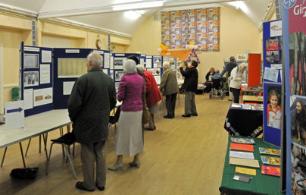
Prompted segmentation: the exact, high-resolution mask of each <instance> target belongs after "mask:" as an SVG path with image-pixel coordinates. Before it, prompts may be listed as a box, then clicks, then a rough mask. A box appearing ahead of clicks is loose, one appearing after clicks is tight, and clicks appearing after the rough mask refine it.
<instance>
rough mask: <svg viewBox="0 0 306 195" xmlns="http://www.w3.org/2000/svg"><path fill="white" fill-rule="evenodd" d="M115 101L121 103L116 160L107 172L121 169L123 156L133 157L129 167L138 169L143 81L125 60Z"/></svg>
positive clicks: (134, 68) (133, 66)
mask: <svg viewBox="0 0 306 195" xmlns="http://www.w3.org/2000/svg"><path fill="white" fill-rule="evenodd" d="M123 69H124V73H125V74H124V75H123V76H122V78H121V81H120V84H119V89H118V94H117V99H118V100H119V101H122V106H121V113H120V117H119V121H118V130H117V135H116V154H117V160H116V162H115V163H114V165H113V166H112V167H110V168H109V170H112V171H117V170H119V169H122V168H123V155H130V156H134V160H133V161H132V162H130V163H129V165H130V167H137V168H138V167H139V166H140V162H139V154H140V152H142V150H143V131H142V124H141V123H142V110H143V93H144V79H143V78H142V77H141V76H140V75H139V74H138V73H137V70H136V63H135V62H134V61H133V60H127V61H126V62H125V64H124V66H123Z"/></svg>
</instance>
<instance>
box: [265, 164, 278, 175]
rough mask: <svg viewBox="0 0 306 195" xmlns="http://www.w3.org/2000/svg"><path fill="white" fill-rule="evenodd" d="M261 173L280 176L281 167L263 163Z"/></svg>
mask: <svg viewBox="0 0 306 195" xmlns="http://www.w3.org/2000/svg"><path fill="white" fill-rule="evenodd" d="M261 173H262V174H265V175H273V176H280V168H279V167H274V166H267V165H262V166H261Z"/></svg>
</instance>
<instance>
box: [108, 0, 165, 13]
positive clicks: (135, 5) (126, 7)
mask: <svg viewBox="0 0 306 195" xmlns="http://www.w3.org/2000/svg"><path fill="white" fill-rule="evenodd" d="M163 4H164V1H152V2H142V3H130V4H122V5H114V6H113V7H112V8H113V11H121V10H131V9H144V8H152V7H161V6H163Z"/></svg>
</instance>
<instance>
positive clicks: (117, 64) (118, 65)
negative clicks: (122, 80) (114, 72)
mask: <svg viewBox="0 0 306 195" xmlns="http://www.w3.org/2000/svg"><path fill="white" fill-rule="evenodd" d="M124 62H125V58H118V57H115V58H114V69H123V65H124Z"/></svg>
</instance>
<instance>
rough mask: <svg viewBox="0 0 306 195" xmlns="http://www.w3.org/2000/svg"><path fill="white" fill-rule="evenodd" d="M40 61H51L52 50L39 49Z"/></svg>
mask: <svg viewBox="0 0 306 195" xmlns="http://www.w3.org/2000/svg"><path fill="white" fill-rule="evenodd" d="M41 62H42V63H51V62H52V52H51V51H49V50H41Z"/></svg>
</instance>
